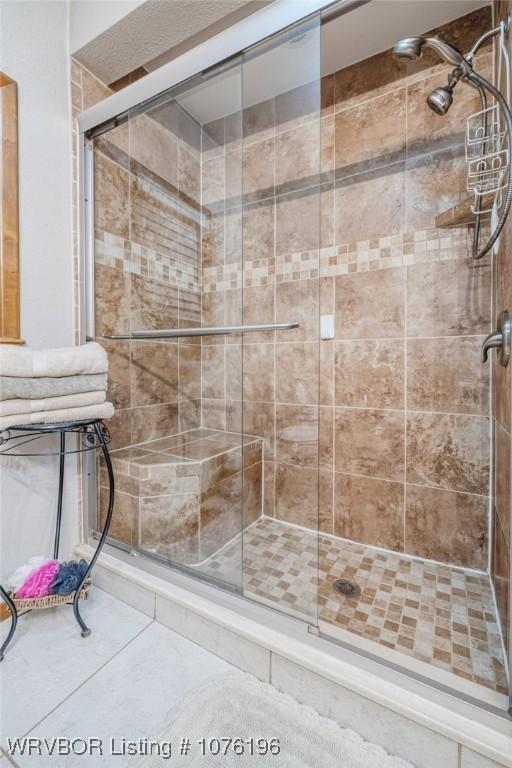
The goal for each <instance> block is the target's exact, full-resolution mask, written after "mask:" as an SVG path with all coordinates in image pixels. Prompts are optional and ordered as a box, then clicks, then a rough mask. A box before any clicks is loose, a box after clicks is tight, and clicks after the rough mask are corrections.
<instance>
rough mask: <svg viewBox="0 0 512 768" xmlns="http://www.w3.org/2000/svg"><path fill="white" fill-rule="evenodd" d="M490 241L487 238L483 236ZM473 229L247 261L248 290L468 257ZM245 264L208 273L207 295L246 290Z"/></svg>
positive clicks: (205, 274) (423, 233) (210, 269)
mask: <svg viewBox="0 0 512 768" xmlns="http://www.w3.org/2000/svg"><path fill="white" fill-rule="evenodd" d="M484 237H485V233H484ZM469 238H470V235H468V229H467V227H465V228H453V229H451V230H449V231H448V232H447V231H446V230H440V229H432V230H422V231H418V232H414V233H412V234H411V233H404V234H401V235H393V236H388V237H381V238H379V239H376V240H362V241H360V242H357V243H343V244H341V245H337V246H330V247H328V248H321V249H320V250H310V251H299V252H295V253H285V254H281V255H280V256H278V257H277V258H276V259H274V258H271V259H259V260H255V261H249V260H247V261H244V263H243V272H244V286H245V287H249V286H262V285H269V284H273V283H281V282H291V281H293V280H307V279H310V278H317V277H319V276H320V277H335V276H337V275H345V274H349V273H352V272H368V271H372V270H377V269H389V268H391V267H401V266H409V265H411V264H419V263H421V262H425V261H447V260H452V259H460V258H467V256H468V253H469V248H470V239H469ZM240 267H241V265H240V263H231V264H224V265H220V266H215V267H205V268H204V269H203V291H204V293H212V292H214V291H226V290H230V289H234V288H241V287H242V275H241V271H240Z"/></svg>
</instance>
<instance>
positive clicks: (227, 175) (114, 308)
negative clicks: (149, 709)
mask: <svg viewBox="0 0 512 768" xmlns="http://www.w3.org/2000/svg"><path fill="white" fill-rule="evenodd" d="M240 86H241V74H240V64H239V62H236V61H235V62H231V63H230V65H229V66H228V67H223V68H219V69H217V70H216V71H215V72H210V73H205V74H202V75H201V76H198V77H196V78H194V79H193V80H191V81H189V82H188V83H187V84H186V85H185V86H182V87H180V88H179V89H173V90H172V91H170V92H168V93H166V94H164V95H162V96H160V97H158V99H155V100H153V101H152V102H150V103H149V104H145V105H143V106H141V107H138V108H136V109H134V110H132V111H131V112H130V114H129V117H128V121H127V122H126V123H124V124H123V125H122V126H120V127H119V128H116V129H115V130H114V131H110V132H109V133H107V134H103V136H101V137H99V139H97V140H96V144H97V147H96V149H97V154H101V159H100V160H99V162H98V160H97V162H96V179H97V186H98V188H99V187H101V189H102V193H103V196H104V197H105V202H103V200H102V199H101V195H100V196H99V197H98V195H97V208H96V226H97V227H98V224H99V222H100V221H102V217H103V219H105V216H106V214H105V210H108V212H109V215H108V216H107V219H109V220H107V221H105V222H104V224H103V226H102V227H101V233H98V235H97V240H98V246H97V251H96V264H97V270H103V269H104V263H103V262H104V261H105V260H106V266H107V269H108V270H109V272H108V276H107V277H105V275H103V274H102V275H101V276H100V280H98V271H97V276H96V283H97V285H96V295H97V296H98V295H103V294H104V305H105V306H102V307H101V308H100V307H98V306H97V326H98V325H99V328H97V333H98V335H99V336H100V335H104V334H105V333H107V334H108V335H127V336H131V338H128V339H115V340H112V339H100V340H101V341H102V343H105V344H106V345H108V347H109V353H110V383H111V389H112V397H113V398H114V401H115V405H116V409H117V412H116V416H115V419H114V421H113V423H112V430H111V431H112V433H113V435H114V438H115V446H114V447H115V448H116V449H117V450H115V451H114V452H113V454H112V458H113V461H114V469H115V471H116V478H117V488H118V490H117V493H116V508H115V512H114V524H113V528H112V531H111V533H112V537H113V538H114V539H115V540H117V541H118V542H120V543H121V544H122V545H125V546H127V547H129V548H132V549H135V550H137V551H139V552H142V553H144V554H147V555H149V556H150V557H153V558H154V559H157V560H159V561H161V562H165V563H168V564H171V565H173V566H176V567H179V568H182V569H185V570H188V571H192V572H194V573H201V574H202V575H204V576H206V577H207V578H209V579H211V580H213V581H216V582H220V583H222V584H224V585H227V586H229V587H231V588H235V589H240V588H241V546H242V545H241V526H242V493H243V485H242V482H243V481H242V443H243V441H242V436H241V434H240V431H239V430H238V431H236V430H229V429H228V428H227V414H226V410H227V396H226V393H227V390H228V388H229V391H230V393H233V397H235V398H236V399H238V400H240V399H241V394H240V392H239V391H237V389H236V387H237V382H238V387H239V388H240V387H241V350H240V348H238V351H239V356H238V360H237V359H236V356H234V355H233V354H230V355H229V365H230V373H229V380H228V376H227V371H226V365H227V363H226V360H227V357H228V355H227V352H226V350H227V345H226V340H225V336H224V335H222V334H220V335H216V336H204V337H203V336H201V335H192V334H195V333H196V332H197V331H198V330H199V331H201V329H202V327H204V328H210V327H211V326H225V325H226V324H228V323H231V324H234V323H235V322H238V323H239V322H240V320H237V319H236V312H237V311H238V313H239V314H240V315H241V295H240V294H241V291H240V289H237V288H236V286H234V285H232V283H231V282H230V281H228V285H226V286H225V290H224V293H223V294H222V297H221V296H217V295H215V296H213V297H212V290H215V289H218V288H220V284H221V281H220V280H219V279H217V278H214V277H213V276H212V274H211V272H212V270H213V271H214V272H216V270H217V265H222V266H223V265H224V259H225V258H226V256H225V254H226V252H227V246H226V242H227V240H226V235H225V233H226V232H228V231H229V233H230V241H229V242H230V243H235V242H237V241H238V242H240V243H241V219H240V217H239V216H238V218H237V216H236V211H234V206H235V203H236V206H237V207H238V209H239V207H240V194H241V166H240V159H238V161H237V155H236V142H237V141H238V144H239V143H240V136H239V135H238V139H237V137H236V132H235V133H233V126H236V123H237V119H236V118H237V113H238V114H239V112H240V106H241V97H240V94H241V87H240ZM239 123H240V119H239V118H238V124H239ZM229 131H231V133H229ZM228 136H229V139H230V140H232V141H233V147H232V149H231V148H230V153H229V157H228V152H227V149H226V147H227V146H228V142H227V137H228ZM239 157H240V151H239V150H238V158H239ZM104 158H105V159H104ZM103 166H105V167H103ZM105 187H108V191H107V193H106V194H105ZM113 222H115V224H116V225H117V229H118V231H116V232H115V238H114V233H113V232H112V223H113ZM121 222H122V226H121ZM109 227H110V229H109ZM237 227H239V228H240V232H239V233H237ZM212 278H213V279H212ZM101 285H103V286H104V290H102V288H101ZM212 286H213V288H212ZM228 292H229V301H228V300H227V299H228ZM102 318H103V320H102ZM106 323H107V324H106ZM148 331H157V332H158V331H160V332H165V333H163V335H162V336H161V337H157V338H151V339H147V338H146V339H144V338H133V336H134V334H140V333H141V332H148ZM169 332H171V334H173V335H171V336H169ZM101 478H102V475H100V491H99V495H100V504H99V506H100V514H102V510H103V507H104V499H103V495H102V494H104V491H103V483H102V480H101ZM228 544H229V546H230V551H231V553H232V556H231V558H230V560H229V563H226V564H222V563H221V564H219V562H217V561H216V560H213V562H212V558H214V556H215V555H216V553H217V552H218V551H219V550H221V549H222V548H223V547H225V546H226V545H228Z"/></svg>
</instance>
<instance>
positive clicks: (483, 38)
mask: <svg viewBox="0 0 512 768" xmlns="http://www.w3.org/2000/svg"><path fill="white" fill-rule="evenodd" d="M504 24H505V33H508V30H509V19H506V20H505V21H504ZM500 32H501V25H500V26H499V27H494V29H490V30H489V31H488V32H484V34H483V35H482V36H481V37H479V38H478V40H477V41H476V43H475V44H474V45H473V47H472V48H471V50H470V51H468V53H466V55H465V56H464V58H465V59H466V61H468V62H470V64H472V62H473V58H474V56H475V55H476V54H477V53H478V51H479V50H480V48H481V47H482V45H484V43H486V42H487V41H488V40H490V39H491V38H493V37H496V35H498V34H499V33H500Z"/></svg>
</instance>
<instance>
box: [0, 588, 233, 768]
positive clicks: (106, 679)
mask: <svg viewBox="0 0 512 768" xmlns="http://www.w3.org/2000/svg"><path fill="white" fill-rule="evenodd" d="M82 612H83V615H84V618H85V620H86V621H88V623H90V626H91V628H92V629H93V632H92V634H91V636H90V637H89V638H87V639H84V638H82V637H81V636H80V632H79V631H78V630H77V626H76V623H75V621H74V618H73V614H72V612H71V610H66V609H64V608H58V609H54V610H49V611H40V612H33V613H32V614H30V615H28V616H25V617H23V618H21V619H20V626H19V630H18V632H19V634H18V635H17V637H16V638H15V640H14V641H13V644H12V645H11V646H10V647H9V649H8V650H7V652H6V655H5V660H4V661H3V662H2V664H0V726H1V730H0V744H1V745H2V747H5V746H6V739H7V738H8V737H12V736H20V737H22V736H25V735H29V736H31V737H35V738H45V737H46V738H50V737H53V736H63V737H75V738H76V737H79V738H82V737H89V736H92V737H98V738H102V739H103V740H104V743H107V744H108V740H109V739H110V737H111V736H112V735H115V736H116V737H123V736H124V737H126V738H129V739H140V738H148V739H156V738H157V737H158V735H159V734H160V732H161V730H162V725H163V723H164V722H166V721H167V715H168V712H169V711H170V710H171V709H172V708H173V707H174V706H176V704H177V703H178V702H179V701H180V700H181V698H183V696H184V695H185V693H186V692H187V691H188V690H190V689H191V688H192V687H196V686H197V685H199V684H200V683H201V682H202V681H204V680H206V679H207V678H209V677H210V676H211V675H214V674H218V673H221V672H225V671H228V670H230V669H233V667H232V666H231V665H230V664H228V663H227V662H225V661H223V660H222V659H220V658H218V657H217V656H214V655H213V654H211V653H209V652H208V651H205V650H204V649H203V648H200V647H199V646H198V645H196V644H194V643H192V642H190V641H189V640H186V639H185V638H183V637H181V636H179V635H177V634H176V633H175V632H172V631H171V630H170V629H167V628H166V627H164V626H163V625H161V624H158V623H156V622H155V621H153V620H152V619H151V618H149V617H147V616H145V615H144V614H142V613H140V612H139V611H136V610H135V609H133V608H131V607H129V606H127V605H125V604H124V603H122V602H120V601H119V600H116V599H115V598H113V597H111V596H110V595H107V594H106V593H105V592H102V590H100V589H98V588H95V589H93V591H92V595H91V598H90V600H89V601H88V602H87V603H84V605H83V608H82ZM6 625H7V622H2V624H1V625H0V631H1V632H2V633H3V632H5V627H6ZM148 691H150V692H151V695H147V692H148ZM13 692H14V695H13ZM4 763H5V768H9V766H10V764H14V765H17V766H19V768H25V766H31V765H33V764H34V765H37V767H38V768H50V766H51V768H61V766H66V768H68V767H69V766H70V764H74V765H78V766H87V765H90V766H94V768H99V767H100V766H103V765H115V766H117V767H118V768H125V766H127V765H128V764H130V765H131V764H132V763H131V762H130V763H128V758H127V759H126V760H125V759H124V758H120V757H112V756H111V755H109V754H105V755H103V756H102V757H100V756H99V755H97V754H94V755H93V756H92V757H87V756H81V757H79V758H77V757H75V758H72V757H69V756H61V757H59V756H56V755H53V756H52V757H51V758H50V757H47V756H42V757H39V756H36V755H34V756H32V757H27V756H24V757H20V756H19V755H17V756H16V758H15V760H14V762H13V761H12V760H11V758H10V757H7V756H6V755H5V753H4V754H2V749H1V748H0V768H4ZM163 764H164V763H163Z"/></svg>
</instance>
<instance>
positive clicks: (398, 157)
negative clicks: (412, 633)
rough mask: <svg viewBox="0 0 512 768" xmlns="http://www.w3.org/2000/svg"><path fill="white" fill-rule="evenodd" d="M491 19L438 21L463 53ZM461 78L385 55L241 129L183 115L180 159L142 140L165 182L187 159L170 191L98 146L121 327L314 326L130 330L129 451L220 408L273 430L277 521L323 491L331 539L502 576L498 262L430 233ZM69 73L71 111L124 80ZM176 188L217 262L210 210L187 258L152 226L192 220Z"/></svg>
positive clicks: (105, 260)
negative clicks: (169, 334) (493, 328)
mask: <svg viewBox="0 0 512 768" xmlns="http://www.w3.org/2000/svg"><path fill="white" fill-rule="evenodd" d="M488 13H489V11H488V9H483V10H481V11H478V12H476V13H474V14H470V15H469V16H468V17H465V18H463V19H461V20H458V21H457V22H454V23H452V24H450V25H449V26H448V28H446V29H444V30H442V34H444V35H445V36H446V37H447V38H448V39H451V40H453V41H454V42H455V43H456V44H459V45H460V46H461V47H462V48H466V47H468V44H469V43H470V41H471V40H472V39H473V38H474V36H475V35H476V34H478V31H479V30H480V29H483V28H485V27H487V25H488V23H489V16H488ZM489 50H490V49H488V48H487V49H484V51H483V52H482V55H481V57H480V62H479V63H480V66H481V67H483V68H484V71H485V69H486V68H487V69H490V67H491V60H490V53H489ZM445 77H446V68H444V67H443V66H442V65H438V64H435V62H434V60H432V59H429V58H428V57H426V58H425V59H423V60H422V62H421V65H418V66H415V67H408V68H407V69H404V68H402V67H400V66H399V65H397V64H396V63H395V62H394V61H393V60H392V58H391V56H390V54H389V52H386V53H383V54H379V55H378V56H375V57H372V58H371V59H367V60H365V61H363V62H360V63H359V64H356V65H354V66H352V67H349V68H348V69H346V70H343V71H340V72H337V73H335V74H334V75H332V76H329V77H327V78H324V79H323V80H322V84H321V92H320V89H319V87H318V86H310V87H308V88H302V89H297V90H296V91H293V92H290V93H288V94H283V95H282V96H280V97H277V98H275V99H270V100H269V101H268V102H265V103H262V104H258V105H256V106H254V107H251V108H248V109H246V110H244V112H243V121H240V116H230V117H229V118H227V119H226V120H222V121H217V122H216V123H214V124H209V125H206V126H203V127H202V130H201V131H199V128H198V127H197V126H193V125H190V124H187V125H186V126H183V128H184V130H183V133H181V134H180V121H179V119H178V121H177V124H176V131H177V132H176V133H175V137H176V140H175V150H174V151H173V152H169V151H167V152H166V153H162V151H161V150H162V145H161V142H160V143H159V142H158V141H152V142H149V143H148V142H147V141H144V140H143V141H141V142H140V145H139V150H138V152H139V153H140V152H143V147H148V146H151V147H152V149H153V150H154V151H155V157H157V156H158V158H160V160H159V161H158V162H159V163H160V165H159V167H158V168H154V171H156V172H158V173H159V175H163V176H164V177H166V174H165V173H163V172H162V168H161V159H162V156H163V154H164V155H165V156H166V158H167V159H168V160H169V163H168V165H166V170H167V172H168V176H167V177H166V179H165V180H166V181H167V183H168V188H166V189H164V192H162V188H161V185H160V186H159V188H158V193H156V192H155V185H154V184H152V179H151V173H152V167H151V158H150V157H146V156H143V155H142V156H139V160H140V163H141V164H143V165H145V167H146V169H147V172H146V173H145V174H144V178H140V174H138V173H137V170H136V169H135V170H134V168H130V175H129V174H128V169H127V168H126V167H124V168H123V164H122V162H121V161H120V160H119V157H117V158H116V155H115V152H114V153H112V151H111V152H110V155H109V153H108V152H106V151H105V152H103V153H102V158H101V160H100V169H101V164H102V163H103V166H104V167H103V171H104V175H103V177H102V188H103V189H108V190H109V192H108V194H107V196H106V197H107V198H108V199H107V200H106V204H105V206H104V213H105V221H104V222H103V224H102V225H101V226H100V227H98V229H99V230H101V231H98V233H97V235H98V237H97V240H98V242H97V248H98V254H99V255H100V258H99V260H98V262H99V263H98V270H99V272H102V273H103V274H102V275H101V280H100V284H101V285H103V286H105V289H106V290H105V297H106V304H105V307H104V308H103V310H104V311H102V312H101V313H99V316H100V317H101V318H102V322H103V324H104V325H103V329H104V330H106V329H108V328H110V330H112V331H114V330H122V329H121V328H119V322H118V320H119V319H120V318H124V321H123V322H126V323H127V322H129V321H130V320H131V322H132V327H135V326H137V327H141V326H144V327H156V326H157V325H158V326H159V327H162V325H163V324H165V325H177V324H180V325H194V324H199V323H200V322H201V317H200V315H201V314H202V324H203V325H210V324H223V323H228V324H231V323H238V322H242V320H243V322H245V323H250V322H265V321H268V322H274V321H276V322H280V321H286V320H290V319H296V318H297V319H299V320H300V322H301V327H300V328H299V329H297V330H295V331H292V332H289V333H287V334H286V336H285V335H284V334H281V335H279V336H274V334H269V333H267V334H260V335H252V336H251V337H246V339H245V340H244V345H243V348H242V345H241V343H240V342H241V339H240V338H237V337H227V338H226V339H220V338H212V339H208V340H205V341H204V343H203V345H202V349H201V345H199V344H191V343H185V344H183V345H181V344H180V345H176V344H165V343H164V344H155V345H151V347H154V349H152V352H153V353H154V354H148V352H147V349H148V347H147V346H146V345H144V349H142V345H137V344H133V345H132V348H131V349H130V348H129V346H128V343H127V344H126V345H124V347H125V348H122V346H120V345H119V342H116V348H115V350H114V349H111V350H110V352H111V371H113V374H114V375H113V377H112V391H111V396H112V397H113V399H114V402H115V403H116V406H117V409H118V412H117V416H116V420H115V423H114V424H113V425H112V431H113V433H114V434H115V435H116V439H117V443H116V444H117V445H128V444H132V443H135V442H139V441H141V440H150V439H153V438H155V437H159V436H161V435H164V434H165V435H168V434H172V433H173V432H175V431H178V430H182V429H184V428H190V427H195V426H198V425H199V423H200V422H199V419H200V406H201V405H202V422H201V423H202V425H203V426H206V427H214V428H221V429H229V430H234V431H237V430H241V429H242V423H243V429H244V431H245V432H246V433H249V434H257V435H262V436H264V437H265V500H264V509H265V511H266V513H267V514H270V515H276V516H277V517H278V518H280V519H285V520H288V521H290V522H295V523H299V524H302V525H306V526H309V527H313V528H314V527H316V524H317V510H318V495H319V496H320V525H321V528H322V530H324V531H326V532H330V533H334V534H336V535H339V536H343V537H348V538H351V539H355V540H357V541H362V542H364V543H368V544H376V545H379V546H384V547H388V548H391V549H396V550H399V551H405V552H409V553H413V554H418V555H422V556H426V557H431V558H434V559H439V560H442V561H447V562H450V563H455V564H459V565H469V566H472V567H482V568H484V567H486V564H487V554H488V553H487V549H488V541H487V526H488V509H487V506H488V490H489V489H488V471H489V458H488V457H489V438H488V435H489V422H488V393H487V369H485V368H483V367H482V366H480V363H479V359H478V355H479V347H480V344H481V340H482V337H483V335H484V334H486V333H487V332H488V331H489V330H490V320H491V318H490V295H491V282H490V277H491V273H490V266H489V264H488V263H484V264H479V265H472V264H470V263H468V261H467V256H468V253H469V251H468V246H469V234H468V232H467V231H466V230H465V229H459V230H445V231H440V230H436V229H434V225H433V220H434V217H435V214H436V213H438V212H440V211H442V210H444V209H446V208H448V207H450V206H451V205H453V204H454V203H455V202H457V201H459V200H460V199H462V198H463V197H464V196H465V193H464V162H463V156H462V152H463V130H464V119H465V115H466V114H467V112H469V111H470V110H472V109H477V108H478V105H477V104H476V102H475V99H474V96H473V94H472V92H471V90H470V89H468V88H465V87H464V86H462V85H461V86H460V88H459V91H458V93H457V99H456V100H455V103H454V106H453V107H452V110H451V111H450V113H449V115H448V116H447V117H445V118H439V117H437V116H435V115H432V114H431V113H430V112H429V111H428V110H427V108H426V105H425V96H426V95H427V93H428V92H429V91H430V90H431V89H432V88H433V87H434V86H435V85H437V84H439V83H441V82H444V80H445ZM72 79H73V82H72V88H73V108H74V110H75V111H79V110H80V109H81V108H83V107H85V106H89V105H90V104H92V103H94V101H97V100H99V99H100V98H104V97H105V96H106V95H108V93H109V91H108V89H106V88H105V86H103V85H102V84H100V83H99V82H98V81H97V80H95V78H93V77H92V76H91V75H90V74H89V73H87V72H86V71H85V70H83V69H82V68H81V67H79V66H78V65H76V64H75V63H74V64H73V72H72ZM319 118H321V119H319ZM183 119H185V118H184V117H183ZM241 122H243V125H241ZM144 130H145V129H141V135H144ZM132 133H133V136H136V135H137V132H132ZM168 135H169V131H166V140H168ZM133 136H132V146H131V147H130V150H131V153H132V157H133V156H134V153H133V150H134V146H136V144H137V142H136V140H135V142H134V143H133ZM242 136H243V140H242V138H241V137H242ZM145 138H146V139H147V136H146V137H145ZM320 139H321V140H320ZM123 141H126V137H124V138H123V137H120V138H119V141H115V142H114V144H115V145H117V148H118V149H119V148H122V147H123ZM111 149H112V148H111ZM157 149H158V150H159V151H158V152H157V151H156V150H157ZM166 149H168V148H166ZM135 154H136V153H135ZM135 166H136V163H135ZM242 181H243V190H244V199H243V205H242V201H241V197H240V192H241V189H242ZM164 188H165V185H164ZM75 195H76V180H75ZM137 201H138V203H139V212H140V217H139V219H137ZM180 201H181V202H183V201H185V203H187V204H189V212H190V209H191V208H193V209H194V210H199V208H200V206H202V207H203V208H202V210H203V214H204V218H203V226H202V231H201V250H202V271H199V269H198V266H199V265H198V261H197V259H196V257H197V255H198V253H199V245H198V241H197V237H198V232H199V229H198V221H197V220H196V219H195V218H194V216H190V215H189V217H188V222H187V226H188V234H187V236H186V237H184V238H182V242H187V243H188V245H190V240H192V241H193V243H194V244H193V246H192V248H191V250H189V251H188V253H187V254H186V255H187V256H188V257H190V258H189V259H188V260H187V258H185V255H184V254H183V252H182V251H181V252H180V253H179V254H178V255H176V253H173V254H168V253H167V252H166V249H165V248H163V247H161V243H160V245H159V244H158V242H155V240H154V237H153V235H154V230H155V228H156V230H157V231H158V224H159V223H162V221H163V220H165V222H166V226H168V225H169V221H171V222H173V226H175V228H176V231H179V230H180V228H182V226H181V224H180V223H179V222H180V221H182V219H181V218H180V215H181V212H180V211H179V210H178V208H177V206H178V203H179V202H180ZM191 201H193V204H192V206H190V202H191ZM128 202H130V203H131V206H130V210H131V215H129V216H128V219H126V216H125V213H126V207H127V203H128ZM134 203H135V204H134ZM148 207H149V209H151V216H150V219H149V220H150V221H151V227H148V226H147V219H145V218H144V215H145V212H147V209H148ZM109 211H110V218H109V213H108V212H109ZM159 217H160V218H159ZM121 221H124V225H123V226H124V228H122V231H117V230H116V231H111V230H112V229H116V227H117V229H119V224H120V222H121ZM100 223H101V222H100ZM150 230H152V234H151V233H150ZM191 235H192V236H191ZM242 239H243V255H244V269H243V275H244V279H243V281H242V270H241V262H240V253H241V244H242ZM179 240H180V238H179V237H175V238H174V242H175V244H176V243H177V242H178V241H179ZM157 241H158V238H157ZM166 257H169V258H166ZM173 258H174V259H175V261H174V262H173ZM176 259H177V261H176ZM126 262H128V263H129V268H126ZM177 262H179V265H180V267H186V268H184V269H180V270H179V271H180V275H178V270H177V269H176V266H177ZM76 274H77V275H78V272H77V273H76ZM242 282H243V300H242ZM200 296H201V297H202V300H201V302H202V303H199V302H200V299H199V297H200ZM99 301H100V302H101V291H100V295H99ZM109 307H110V308H111V309H112V308H114V309H115V313H114V315H112V314H111V313H109V311H108V308H109ZM137 307H138V308H139V309H140V312H136V309H137ZM126 308H128V309H126ZM320 314H334V315H335V327H336V334H335V339H334V340H332V341H322V342H321V343H320V344H319V315H320ZM130 316H131V317H130ZM292 316H293V317H292ZM114 320H115V321H116V322H115V323H114ZM77 322H78V319H77ZM121 324H122V323H121ZM114 326H116V327H114ZM98 332H99V331H98ZM139 347H140V349H139ZM139 353H140V354H139ZM141 355H142V357H140V356H141ZM177 356H178V359H179V367H178V372H177V375H176V365H175V363H176V357H177ZM201 357H202V384H201V372H200V366H201ZM173 363H174V364H173ZM242 370H243V375H242ZM162 371H165V374H164V376H163V377H162ZM242 392H243V396H244V406H243V414H242ZM139 396H140V397H139ZM318 403H320V408H318ZM242 417H243V421H242ZM318 457H319V461H320V475H319V476H318V473H317V469H316V465H317V460H318Z"/></svg>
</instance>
